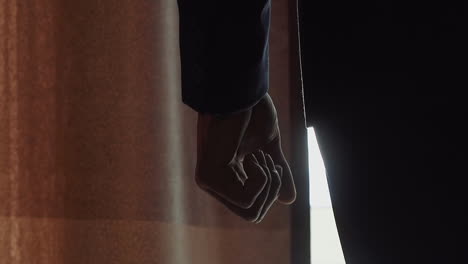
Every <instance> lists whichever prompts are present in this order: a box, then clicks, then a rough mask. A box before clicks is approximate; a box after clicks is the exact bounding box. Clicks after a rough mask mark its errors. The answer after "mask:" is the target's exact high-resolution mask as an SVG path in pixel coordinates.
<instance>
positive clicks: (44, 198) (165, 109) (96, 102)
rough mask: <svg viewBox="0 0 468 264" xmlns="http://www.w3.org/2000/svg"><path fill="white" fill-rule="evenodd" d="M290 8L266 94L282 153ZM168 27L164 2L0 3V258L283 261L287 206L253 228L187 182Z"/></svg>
mask: <svg viewBox="0 0 468 264" xmlns="http://www.w3.org/2000/svg"><path fill="white" fill-rule="evenodd" d="M287 10H288V1H286V0H278V1H274V3H273V14H274V15H273V19H272V22H273V28H272V32H271V33H272V36H271V51H270V56H271V88H270V93H271V95H272V97H273V99H274V101H275V103H276V105H277V108H278V112H279V115H280V126H281V130H282V134H283V140H284V147H285V152H286V155H287V156H288V157H289V158H290V157H291V156H292V155H291V146H292V145H293V144H294V138H293V136H292V135H293V132H294V131H293V129H292V128H293V127H294V126H293V125H292V124H291V122H292V121H290V120H291V119H290V118H289V117H290V115H291V110H290V109H291V107H290V106H291V104H292V103H295V102H294V100H291V89H290V84H291V82H290V70H289V69H290V67H289V56H290V42H289V37H288V28H289V22H288V11H287ZM177 23H178V12H177V5H176V1H172V0H156V1H145V0H132V1H130V0H122V1H111V0H108V1H106V0H100V1H96V0H92V1H91V0H80V1H59V0H54V1H38V0H30V1H19V0H17V1H15V0H0V263H2V264H3V263H7V264H16V263H47V264H56V263H66V264H72V263H100V264H101V263H139V264H142V263H164V264H172V263H174V264H179V263H180V264H185V263H203V264H211V263H213V264H214V263H216V264H220V263H223V264H229V263H236V264H237V263H270V264H276V263H281V264H284V263H290V262H291V253H290V252H291V246H290V245H291V228H290V222H291V220H290V207H285V206H281V205H275V206H274V207H273V208H272V210H271V212H270V214H269V215H268V216H267V217H266V219H265V220H264V222H262V223H261V224H259V225H254V224H249V223H245V222H244V221H243V220H241V219H240V218H238V217H236V216H235V215H234V214H232V213H230V212H228V211H227V210H226V209H225V208H224V207H223V206H221V205H220V204H218V202H217V201H216V200H215V199H213V198H211V197H210V196H208V195H207V194H206V193H204V192H202V191H201V190H199V189H198V188H197V187H196V186H195V184H194V180H193V174H194V173H193V172H194V168H195V158H196V156H195V155H196V145H195V144H196V129H195V128H196V114H195V112H194V111H192V110H191V109H189V108H188V107H187V106H185V105H183V104H182V102H181V96H180V80H179V78H180V69H179V57H178V56H179V49H178V25H177ZM299 127H300V126H299ZM292 169H293V172H294V168H292ZM305 232H306V231H305Z"/></svg>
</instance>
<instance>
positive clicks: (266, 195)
mask: <svg viewBox="0 0 468 264" xmlns="http://www.w3.org/2000/svg"><path fill="white" fill-rule="evenodd" d="M257 157H258V158H257ZM244 163H245V165H244V168H245V169H246V175H248V177H249V179H248V180H246V181H245V185H244V186H245V187H246V188H248V186H249V184H254V185H255V184H256V183H255V181H256V179H259V178H263V177H266V178H267V183H266V185H265V187H264V188H263V189H262V190H261V191H260V193H259V195H258V196H257V198H256V199H255V201H254V202H253V203H252V206H251V207H249V208H242V207H239V206H237V204H236V203H233V202H232V201H231V200H229V199H226V198H225V196H224V195H221V194H220V193H218V192H217V191H213V189H214V188H213V187H210V188H203V189H204V190H205V191H206V192H208V193H209V194H211V195H212V196H213V197H214V198H216V199H217V200H218V201H220V202H221V203H223V204H224V205H225V206H226V207H228V208H229V209H230V210H231V211H232V212H234V213H235V214H236V215H238V216H240V217H242V218H243V219H245V220H247V221H250V222H254V223H259V222H260V221H262V220H263V218H264V217H265V215H266V214H267V212H268V210H269V209H270V208H271V206H272V205H273V203H274V202H275V201H276V200H277V198H278V192H279V190H280V186H281V175H280V173H281V170H282V168H281V167H280V166H278V165H276V166H275V164H274V162H273V159H272V158H271V156H270V155H268V154H264V153H263V152H262V151H256V152H255V155H254V154H250V155H248V156H247V157H246V158H245V160H244ZM237 171H239V170H237ZM259 174H260V176H259ZM232 177H234V176H232Z"/></svg>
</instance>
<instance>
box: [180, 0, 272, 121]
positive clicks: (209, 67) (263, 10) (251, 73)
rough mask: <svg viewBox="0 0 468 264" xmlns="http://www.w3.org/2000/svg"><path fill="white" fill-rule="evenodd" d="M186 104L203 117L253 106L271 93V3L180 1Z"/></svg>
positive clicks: (254, 0) (264, 0) (182, 62)
mask: <svg viewBox="0 0 468 264" xmlns="http://www.w3.org/2000/svg"><path fill="white" fill-rule="evenodd" d="M177 3H178V7H179V43H180V44H179V45H180V62H181V74H182V80H181V82H182V83H181V85H182V101H183V102H184V103H185V104H186V105H188V106H190V107H191V108H192V109H194V110H195V111H197V112H199V113H209V114H227V113H234V112H238V111H241V110H244V109H248V108H250V107H252V106H254V105H255V104H256V103H257V102H258V101H259V100H260V99H261V98H262V97H263V96H264V95H265V94H266V93H267V91H268V85H269V84H268V70H269V69H268V68H269V67H268V50H269V45H268V40H269V30H270V17H271V2H270V0H260V1H259V0H249V1H246V0H239V1H228V2H226V1H213V0H178V1H177Z"/></svg>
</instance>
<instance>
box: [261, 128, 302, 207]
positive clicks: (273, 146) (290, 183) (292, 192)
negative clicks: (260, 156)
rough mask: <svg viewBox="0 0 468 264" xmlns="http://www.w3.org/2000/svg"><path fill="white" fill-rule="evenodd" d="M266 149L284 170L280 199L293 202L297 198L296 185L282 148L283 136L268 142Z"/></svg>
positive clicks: (283, 201) (288, 202)
mask: <svg viewBox="0 0 468 264" xmlns="http://www.w3.org/2000/svg"><path fill="white" fill-rule="evenodd" d="M264 150H265V152H267V153H269V154H270V155H271V157H272V158H273V160H274V161H275V162H276V164H278V165H280V166H281V168H282V170H283V172H282V177H281V189H280V192H279V197H278V201H279V202H281V203H283V204H292V203H293V202H294V200H296V187H295V185H294V179H293V175H292V172H291V169H290V167H289V164H288V162H287V160H286V158H285V157H284V154H283V151H282V148H281V137H280V136H278V137H277V138H276V139H274V140H273V141H271V142H270V143H269V144H267V145H266V146H265V147H264Z"/></svg>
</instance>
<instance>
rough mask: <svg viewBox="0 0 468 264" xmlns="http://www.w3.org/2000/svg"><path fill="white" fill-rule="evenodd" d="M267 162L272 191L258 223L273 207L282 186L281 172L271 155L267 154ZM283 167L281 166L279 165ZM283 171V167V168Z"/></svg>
mask: <svg viewBox="0 0 468 264" xmlns="http://www.w3.org/2000/svg"><path fill="white" fill-rule="evenodd" d="M265 156H266V163H267V166H268V171H269V172H270V176H271V187H270V192H269V194H268V197H267V199H266V202H265V204H264V206H263V208H262V210H261V213H260V216H259V217H258V219H257V220H256V221H255V222H256V223H260V222H261V221H262V220H263V218H264V217H265V215H266V214H267V212H268V210H269V209H270V208H271V206H272V205H273V203H274V202H275V201H276V200H277V198H278V193H279V190H280V187H281V174H280V172H279V171H278V170H277V169H276V167H275V163H274V162H273V159H272V158H271V156H270V155H268V154H266V155H265ZM279 168H281V167H279ZM281 171H282V169H281Z"/></svg>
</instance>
